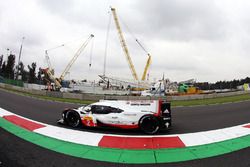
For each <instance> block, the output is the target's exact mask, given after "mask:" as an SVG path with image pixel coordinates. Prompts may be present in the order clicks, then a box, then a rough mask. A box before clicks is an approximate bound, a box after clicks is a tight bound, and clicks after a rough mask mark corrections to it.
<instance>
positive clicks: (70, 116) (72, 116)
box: [65, 110, 81, 128]
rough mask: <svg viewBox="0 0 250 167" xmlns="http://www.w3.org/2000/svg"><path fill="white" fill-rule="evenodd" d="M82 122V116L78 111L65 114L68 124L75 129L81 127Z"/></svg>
mask: <svg viewBox="0 0 250 167" xmlns="http://www.w3.org/2000/svg"><path fill="white" fill-rule="evenodd" d="M80 120H81V119H80V115H79V114H78V113H77V112H76V111H72V110H70V111H68V112H67V113H66V114H65V121H66V123H67V124H68V125H69V126H71V127H73V128H76V127H78V126H79V125H80V122H81V121H80Z"/></svg>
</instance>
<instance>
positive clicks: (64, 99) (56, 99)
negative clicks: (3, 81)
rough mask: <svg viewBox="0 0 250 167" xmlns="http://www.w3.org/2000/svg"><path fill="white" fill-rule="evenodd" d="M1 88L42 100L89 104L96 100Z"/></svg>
mask: <svg viewBox="0 0 250 167" xmlns="http://www.w3.org/2000/svg"><path fill="white" fill-rule="evenodd" d="M0 89H2V90H8V91H10V92H13V93H16V94H20V95H24V96H30V97H35V98H38V99H44V100H50V101H59V102H68V103H76V104H91V103H94V102H96V101H91V100H80V99H69V98H57V97H50V96H43V95H35V94H31V93H27V92H23V91H18V90H13V89H7V88H4V89H3V88H0Z"/></svg>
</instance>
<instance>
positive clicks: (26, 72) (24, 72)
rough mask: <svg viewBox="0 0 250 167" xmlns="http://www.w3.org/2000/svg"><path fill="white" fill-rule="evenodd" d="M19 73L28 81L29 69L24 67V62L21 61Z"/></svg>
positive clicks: (23, 79)
mask: <svg viewBox="0 0 250 167" xmlns="http://www.w3.org/2000/svg"><path fill="white" fill-rule="evenodd" d="M18 68H19V69H18V71H19V73H18V75H21V76H22V81H27V79H28V71H27V70H25V69H24V65H23V62H20V64H19V66H18Z"/></svg>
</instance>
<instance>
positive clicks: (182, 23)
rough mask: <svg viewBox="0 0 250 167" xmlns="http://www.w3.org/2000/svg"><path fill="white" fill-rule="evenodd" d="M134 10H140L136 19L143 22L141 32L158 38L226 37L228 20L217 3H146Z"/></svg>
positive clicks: (180, 0)
mask: <svg viewBox="0 0 250 167" xmlns="http://www.w3.org/2000/svg"><path fill="white" fill-rule="evenodd" d="M134 8H137V9H138V10H139V11H138V13H137V14H138V16H134V17H137V20H139V18H140V20H141V21H139V23H137V25H138V26H137V31H138V32H140V31H141V32H144V33H145V31H146V32H147V33H148V34H149V33H150V35H151V36H157V38H159V37H160V38H166V39H168V40H193V39H201V40H217V39H220V38H223V37H224V36H225V28H226V27H225V22H226V20H225V18H224V17H223V13H222V12H221V11H220V10H219V8H217V6H216V4H215V3H214V2H213V1H199V0H166V1H157V3H156V2H155V1H150V0H143V1H139V3H138V4H137V5H136V6H134ZM131 18H132V19H133V16H132V17H131ZM133 20H135V19H133ZM134 24H136V23H134ZM139 29H140V30H139Z"/></svg>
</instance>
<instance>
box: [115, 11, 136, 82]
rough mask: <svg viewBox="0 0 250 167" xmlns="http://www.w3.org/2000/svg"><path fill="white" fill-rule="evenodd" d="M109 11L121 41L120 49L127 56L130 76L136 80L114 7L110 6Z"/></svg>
mask: <svg viewBox="0 0 250 167" xmlns="http://www.w3.org/2000/svg"><path fill="white" fill-rule="evenodd" d="M111 12H112V14H113V17H114V21H115V25H116V29H117V31H118V35H119V39H120V42H121V45H122V49H123V51H124V53H125V56H126V58H127V61H128V64H129V68H130V70H131V73H132V76H133V77H134V79H135V80H136V81H138V76H137V74H136V71H135V67H134V65H133V63H132V60H131V57H130V55H129V51H128V47H127V45H126V42H125V39H124V37H123V35H122V30H121V26H120V24H119V21H118V17H117V14H116V10H115V8H112V7H111Z"/></svg>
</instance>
